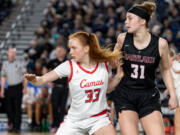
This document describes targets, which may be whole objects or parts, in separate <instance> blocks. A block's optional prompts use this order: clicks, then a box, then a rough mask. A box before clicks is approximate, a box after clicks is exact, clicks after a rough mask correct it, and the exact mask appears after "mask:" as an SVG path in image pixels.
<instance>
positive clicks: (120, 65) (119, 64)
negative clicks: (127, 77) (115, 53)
mask: <svg viewBox="0 0 180 135" xmlns="http://www.w3.org/2000/svg"><path fill="white" fill-rule="evenodd" d="M114 63H115V65H116V67H117V74H118V76H119V77H120V78H122V77H123V76H124V71H123V69H122V65H123V63H122V62H121V61H120V60H117V61H114Z"/></svg>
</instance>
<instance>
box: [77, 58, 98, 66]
mask: <svg viewBox="0 0 180 135" xmlns="http://www.w3.org/2000/svg"><path fill="white" fill-rule="evenodd" d="M96 63H97V62H95V61H94V60H92V59H90V58H87V59H84V61H82V62H81V63H80V65H81V66H82V67H85V68H94V67H95V66H96Z"/></svg>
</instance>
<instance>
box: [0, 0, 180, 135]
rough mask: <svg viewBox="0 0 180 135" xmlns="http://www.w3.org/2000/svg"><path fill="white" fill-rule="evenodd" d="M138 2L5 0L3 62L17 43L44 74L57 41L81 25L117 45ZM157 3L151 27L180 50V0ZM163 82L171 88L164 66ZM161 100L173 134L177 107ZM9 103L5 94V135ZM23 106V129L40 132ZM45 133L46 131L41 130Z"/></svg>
mask: <svg viewBox="0 0 180 135" xmlns="http://www.w3.org/2000/svg"><path fill="white" fill-rule="evenodd" d="M150 1H153V0H150ZM135 2H136V3H141V2H143V0H0V64H2V62H3V61H4V60H7V55H6V53H7V49H8V47H9V46H11V45H13V46H15V47H16V50H17V56H16V57H17V59H20V60H22V61H24V62H25V64H26V68H27V71H28V72H29V73H35V74H38V75H41V74H42V67H43V65H45V64H46V63H47V62H48V61H49V60H50V59H53V58H55V52H54V50H55V46H56V45H57V44H60V45H64V46H67V40H68V35H69V34H71V33H74V32H77V31H81V30H83V31H87V32H94V33H96V35H97V36H98V38H99V40H100V44H101V45H102V46H103V45H106V44H112V47H113V45H115V42H116V38H117V35H118V34H119V33H121V32H125V31H126V29H125V25H124V20H125V14H126V11H127V10H128V9H129V8H130V7H131V6H132V5H133V4H134V3H135ZM155 3H156V4H157V10H156V13H155V14H154V15H153V17H152V19H151V21H150V22H149V30H150V31H151V32H152V33H154V34H155V35H158V36H162V37H163V38H165V39H166V40H167V41H168V43H169V47H170V48H173V49H175V50H176V52H180V14H179V13H180V0H155ZM67 57H68V56H67ZM0 67H1V66H0ZM157 86H158V87H159V89H160V92H161V93H162V92H163V91H164V90H165V86H164V83H163V81H162V78H161V75H160V74H159V71H157ZM5 87H6V88H7V87H8V86H7V85H6V86H5ZM28 88H29V89H30V90H31V91H32V92H33V93H34V94H35V95H36V94H38V93H39V91H41V88H39V87H38V88H37V87H34V86H32V85H30V84H29V86H28ZM50 90H51V89H49V91H50ZM50 93H51V92H50ZM161 99H162V112H163V116H164V124H165V126H166V131H167V134H173V128H171V129H170V128H169V125H172V126H171V127H173V117H174V111H169V109H168V108H167V102H168V96H167V97H165V98H161ZM69 102H70V100H69V101H68V104H69ZM6 107H8V106H6V103H5V99H0V134H1V135H6V134H8V132H7V131H6V127H7V117H6V114H5V110H6ZM22 110H23V116H22V125H21V134H32V133H33V134H36V132H32V131H30V130H29V125H28V122H27V114H26V111H25V109H24V105H22ZM169 120H170V123H168V121H169ZM116 127H117V132H118V133H119V134H120V131H119V128H118V126H116ZM139 130H140V132H139V134H144V132H143V129H142V128H141V126H140V127H139ZM49 133H50V129H49V131H47V134H49ZM40 134H44V133H37V135H40Z"/></svg>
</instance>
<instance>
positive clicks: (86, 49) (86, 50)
mask: <svg viewBox="0 0 180 135" xmlns="http://www.w3.org/2000/svg"><path fill="white" fill-rule="evenodd" d="M89 49H90V48H89V45H86V46H84V52H86V53H88V52H89Z"/></svg>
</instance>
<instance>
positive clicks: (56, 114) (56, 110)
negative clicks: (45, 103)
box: [43, 45, 68, 132]
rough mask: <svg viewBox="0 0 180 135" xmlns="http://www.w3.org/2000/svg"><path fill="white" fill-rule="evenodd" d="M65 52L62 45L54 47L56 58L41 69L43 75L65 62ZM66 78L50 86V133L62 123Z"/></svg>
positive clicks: (66, 95) (66, 92) (66, 91)
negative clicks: (51, 119) (51, 113)
mask: <svg viewBox="0 0 180 135" xmlns="http://www.w3.org/2000/svg"><path fill="white" fill-rule="evenodd" d="M66 55H67V50H66V48H65V47H64V46H62V45H57V46H56V58H55V59H52V60H50V61H49V62H48V63H47V64H46V66H44V68H43V73H44V74H45V73H47V72H49V71H51V70H53V69H54V68H55V67H57V66H58V65H60V64H61V63H63V62H64V61H66V60H67V58H66ZM67 80H68V79H67V78H61V79H60V78H59V79H58V80H56V81H54V82H53V83H52V84H51V86H52V97H51V101H52V109H53V123H52V125H51V126H52V129H51V132H55V131H56V130H57V128H58V127H59V124H60V123H61V122H62V121H63V118H64V115H65V113H66V112H65V107H66V102H67V97H68V88H67Z"/></svg>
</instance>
